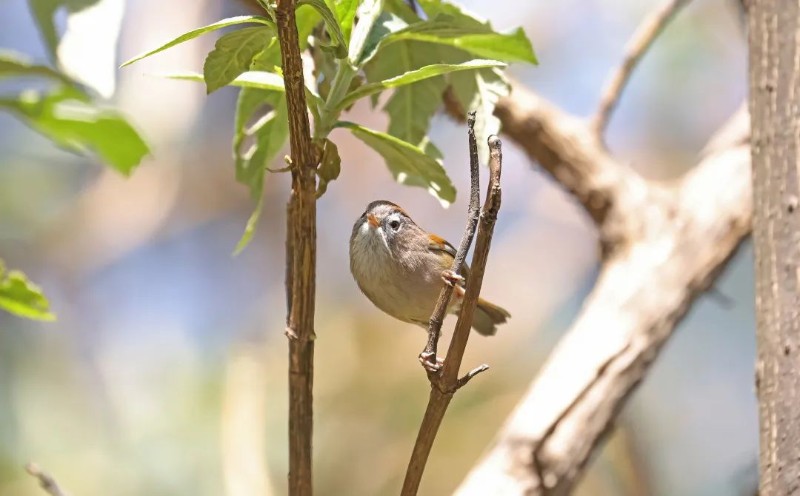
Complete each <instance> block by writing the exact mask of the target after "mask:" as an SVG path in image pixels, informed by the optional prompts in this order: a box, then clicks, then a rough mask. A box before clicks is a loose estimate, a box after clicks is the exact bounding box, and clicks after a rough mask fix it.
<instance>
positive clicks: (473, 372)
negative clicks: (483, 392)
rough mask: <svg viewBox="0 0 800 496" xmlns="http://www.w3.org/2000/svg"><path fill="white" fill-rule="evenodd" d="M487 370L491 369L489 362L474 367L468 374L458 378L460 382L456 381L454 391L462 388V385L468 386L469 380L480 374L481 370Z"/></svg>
mask: <svg viewBox="0 0 800 496" xmlns="http://www.w3.org/2000/svg"><path fill="white" fill-rule="evenodd" d="M487 370H489V366H488V365H487V364H485V363H483V364H481V365H478V366H477V367H475V368H474V369H472V370H470V371H469V372H467V373H466V375H464V376H463V377H461V378H460V379H459V380H458V382H456V387H455V389H454V390H453V392H456V391H458V390H459V389H461V388H462V387H464V386H466V385H467V383H468V382H469V381H471V380H472V378H473V377H475V376H476V375H478V374H480V373H481V372H486V371H487Z"/></svg>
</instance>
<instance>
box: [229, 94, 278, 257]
mask: <svg viewBox="0 0 800 496" xmlns="http://www.w3.org/2000/svg"><path fill="white" fill-rule="evenodd" d="M263 106H269V107H270V109H269V110H268V111H267V112H266V113H265V114H264V115H263V116H261V117H260V118H259V119H258V120H257V121H256V122H255V124H253V125H252V126H251V127H249V128H248V127H247V123H248V122H250V121H251V120H252V119H253V117H254V114H255V113H256V111H257V110H258V109H259V108H261V107H263ZM235 124H236V130H235V132H234V150H233V153H234V157H235V159H236V179H237V180H238V181H239V182H241V183H242V184H245V185H246V186H248V187H249V188H250V196H251V197H252V198H253V199H254V200H255V201H256V208H255V209H254V210H253V213H252V214H251V215H250V218H249V219H248V221H247V225H246V226H245V230H244V233H243V234H242V237H241V239H240V240H239V243H238V244H237V246H236V250H235V252H234V253H236V254H238V253H240V252H241V251H242V250H243V249H244V248H245V247H246V246H247V244H248V243H249V242H250V240H251V239H252V238H253V234H254V233H255V229H256V226H257V225H258V220H259V218H260V216H261V208H262V203H263V194H264V176H265V173H266V169H267V167H268V165H269V163H270V162H271V161H272V160H273V159H274V158H275V155H277V153H278V152H279V151H280V150H281V148H282V147H283V146H284V144H285V143H286V139H287V138H288V137H289V119H288V109H287V107H286V98H285V96H284V94H283V93H282V92H277V91H264V90H258V89H249V88H244V89H242V91H241V92H240V93H239V99H238V101H237V105H236V122H235ZM248 137H250V138H251V139H252V140H253V143H252V145H251V146H250V147H249V148H248V149H246V150H244V149H242V145H243V144H244V142H245V140H246V138H248Z"/></svg>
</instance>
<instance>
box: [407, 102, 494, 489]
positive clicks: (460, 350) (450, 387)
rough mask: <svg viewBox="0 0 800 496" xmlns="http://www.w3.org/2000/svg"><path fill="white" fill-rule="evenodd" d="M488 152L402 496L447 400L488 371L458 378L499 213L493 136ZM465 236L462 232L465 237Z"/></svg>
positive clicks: (413, 485)
mask: <svg viewBox="0 0 800 496" xmlns="http://www.w3.org/2000/svg"><path fill="white" fill-rule="evenodd" d="M470 117H472V116H470ZM473 123H474V121H473V122H471V123H470V131H471V130H472V124H473ZM470 138H471V139H470V145H471V146H470V150H471V152H472V144H473V143H474V134H473V133H472V132H470ZM489 149H490V159H489V170H490V172H489V188H488V192H487V196H486V200H485V202H484V205H483V209H482V211H481V214H480V226H479V228H478V236H477V241H476V242H475V253H474V255H473V259H472V267H471V270H470V276H469V279H468V280H467V288H466V291H465V294H464V299H463V301H462V304H461V310H460V312H459V314H458V321H457V322H456V327H455V330H454V331H453V338H452V339H451V341H450V347H449V348H448V351H447V357H446V359H445V361H444V367H443V369H442V371H441V374H439V375H435V374H429V377H431V393H430V398H429V399H428V406H427V408H426V409H425V416H424V417H423V419H422V424H421V425H420V429H419V433H418V434H417V440H416V442H415V444H414V450H413V452H412V454H411V460H410V462H409V464H408V469H407V470H406V476H405V480H404V481H403V489H402V492H401V494H402V495H403V496H412V495H415V494H417V490H418V489H419V483H420V481H421V480H422V474H423V472H424V470H425V464H426V462H427V460H428V455H429V454H430V452H431V448H432V447H433V442H434V440H435V439H436V434H437V433H438V431H439V426H440V425H441V423H442V419H443V418H444V415H445V413H446V412H447V407H448V406H449V405H450V400H451V399H452V398H453V395H454V394H455V392H456V391H457V390H458V389H459V388H460V387H462V386H464V385H465V384H466V383H467V382H469V380H470V379H472V378H473V377H474V376H476V375H477V374H479V373H481V372H483V371H484V370H487V369H488V366H487V365H481V366H479V367H477V368H475V369H473V370H472V371H470V372H469V373H467V374H466V375H465V376H464V377H462V378H459V377H458V373H459V369H460V368H461V361H462V359H463V357H464V350H465V349H466V346H467V341H468V339H469V334H470V328H471V326H472V317H473V313H474V311H475V306H476V305H477V302H478V295H479V294H480V290H481V285H482V283H483V274H484V272H485V270H486V261H487V260H488V256H489V248H490V247H491V242H492V234H493V232H494V224H495V221H496V220H497V213H498V211H499V209H500V174H501V172H502V148H501V143H500V139H499V138H497V136H490V137H489ZM470 158H471V166H472V167H471V169H473V171H474V172H473V176H472V191H471V193H472V194H471V197H470V200H471V201H470V218H472V215H473V208H472V207H473V206H474V204H475V203H476V195H475V191H476V190H477V189H478V187H479V186H478V180H477V178H476V175H477V170H475V169H476V167H474V164H476V163H477V154H475V155H474V156H473V154H472V153H471V157H470ZM478 200H479V199H478ZM469 226H470V223H468V224H467V231H469V229H470V227H469ZM467 234H468V232H465V237H466V236H467ZM468 246H469V243H468V242H467V243H466V244H465V243H464V241H463V240H462V245H461V248H463V249H464V251H465V252H466V249H467V248H468ZM461 248H460V249H461Z"/></svg>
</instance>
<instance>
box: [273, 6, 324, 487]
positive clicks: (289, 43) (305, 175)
mask: <svg viewBox="0 0 800 496" xmlns="http://www.w3.org/2000/svg"><path fill="white" fill-rule="evenodd" d="M276 17H277V25H278V40H279V42H280V49H281V59H282V61H283V80H284V86H285V88H286V104H287V107H288V111H289V144H290V148H291V158H292V192H291V196H290V198H289V203H288V205H287V208H286V214H287V239H286V263H287V268H286V277H287V279H286V294H287V303H288V311H287V329H286V335H287V337H288V338H289V494H291V495H303V496H305V495H310V494H312V477H311V456H312V449H311V446H312V432H313V395H312V388H313V379H314V292H315V288H314V285H315V277H316V242H317V232H316V165H317V163H316V162H317V153H316V151H315V149H314V147H313V145H312V142H311V133H310V126H309V122H308V112H307V108H306V97H305V85H304V83H303V65H302V61H301V58H300V47H299V43H298V34H297V23H296V21H295V0H279V1H278V8H277V13H276Z"/></svg>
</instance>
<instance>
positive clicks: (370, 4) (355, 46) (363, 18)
mask: <svg viewBox="0 0 800 496" xmlns="http://www.w3.org/2000/svg"><path fill="white" fill-rule="evenodd" d="M382 10H383V0H363V1H362V2H361V5H359V7H358V10H357V11H356V17H358V22H357V23H356V25H355V27H354V28H353V33H352V34H351V35H350V46H349V53H348V57H347V58H348V60H349V61H350V65H351V66H352V67H354V68H356V67H361V66H362V65H363V64H364V63H365V62H366V59H364V58H363V54H364V48H365V46H367V38H368V37H369V35H370V32H371V31H372V27H373V26H374V24H375V21H376V20H377V19H378V16H380V15H381V12H382Z"/></svg>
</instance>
